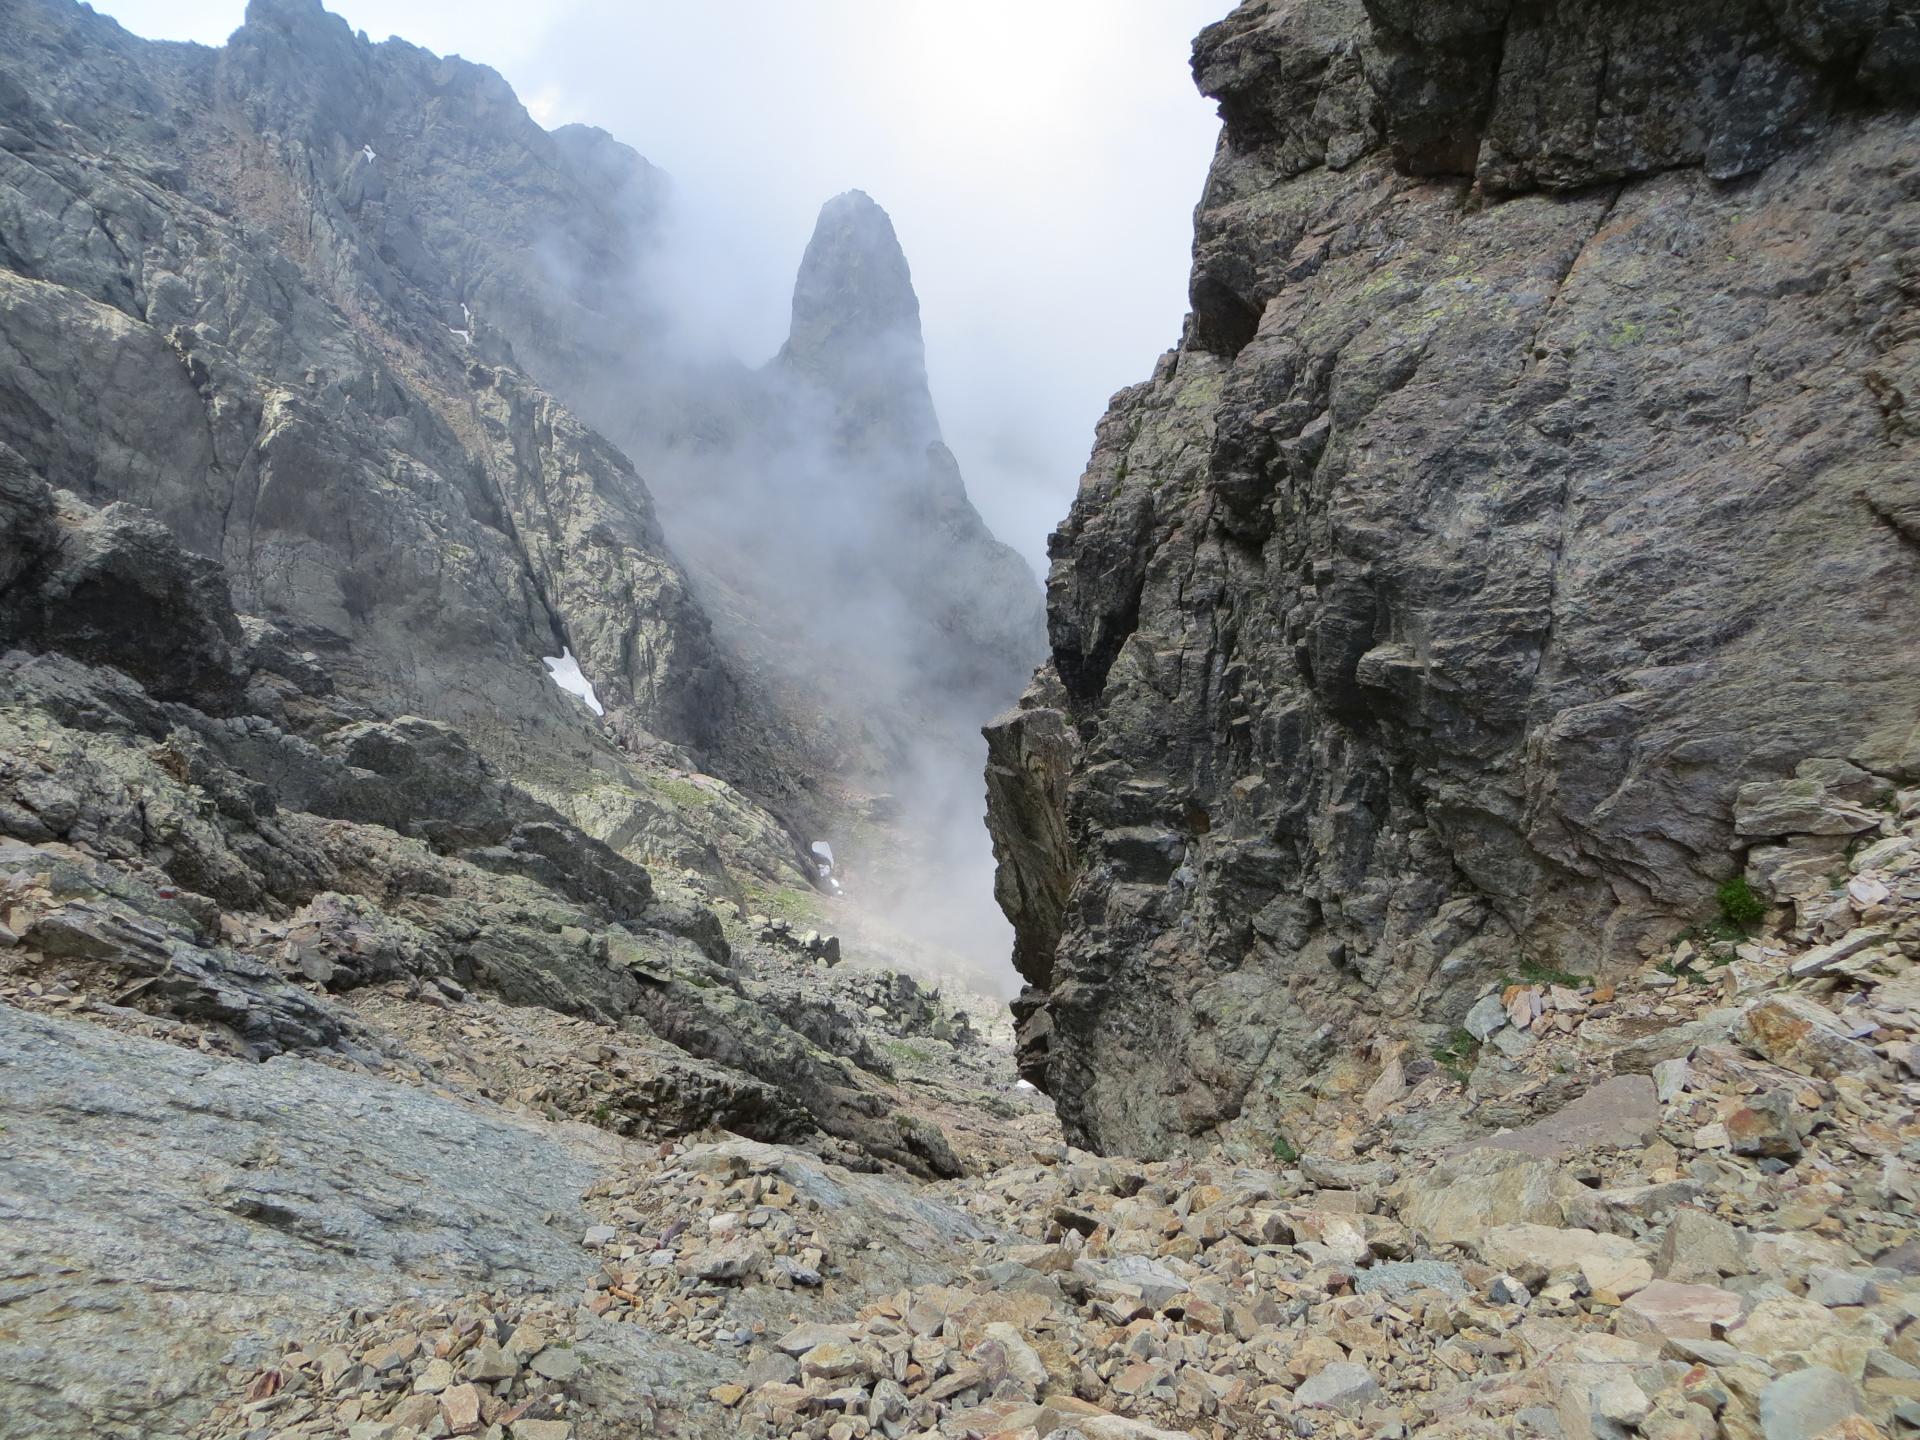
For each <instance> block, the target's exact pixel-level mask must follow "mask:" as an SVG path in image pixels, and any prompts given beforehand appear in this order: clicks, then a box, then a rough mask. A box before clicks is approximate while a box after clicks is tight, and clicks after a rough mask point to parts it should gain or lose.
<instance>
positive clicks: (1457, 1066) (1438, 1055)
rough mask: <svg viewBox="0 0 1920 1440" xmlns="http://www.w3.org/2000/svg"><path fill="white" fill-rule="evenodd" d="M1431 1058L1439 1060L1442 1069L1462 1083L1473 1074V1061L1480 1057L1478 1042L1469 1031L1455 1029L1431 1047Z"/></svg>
mask: <svg viewBox="0 0 1920 1440" xmlns="http://www.w3.org/2000/svg"><path fill="white" fill-rule="evenodd" d="M1433 1058H1434V1059H1435V1060H1437V1061H1439V1062H1440V1068H1441V1069H1442V1070H1444V1071H1446V1072H1447V1073H1448V1074H1449V1075H1451V1076H1453V1078H1454V1079H1456V1080H1458V1081H1459V1082H1460V1083H1461V1084H1462V1085H1464V1084H1466V1083H1467V1080H1468V1079H1469V1078H1470V1077H1471V1076H1472V1074H1473V1066H1474V1062H1475V1061H1477V1060H1478V1059H1479V1058H1480V1042H1479V1041H1478V1040H1476V1039H1474V1038H1473V1035H1472V1032H1470V1031H1467V1030H1455V1031H1454V1032H1453V1033H1452V1034H1451V1035H1449V1036H1448V1037H1447V1038H1446V1040H1445V1041H1444V1042H1442V1043H1441V1044H1439V1045H1436V1046H1434V1047H1433Z"/></svg>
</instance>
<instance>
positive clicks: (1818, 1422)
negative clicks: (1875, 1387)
mask: <svg viewBox="0 0 1920 1440" xmlns="http://www.w3.org/2000/svg"><path fill="white" fill-rule="evenodd" d="M1860 1408H1861V1397H1860V1391H1859V1389H1858V1387H1856V1386H1855V1385H1854V1383H1853V1382H1852V1381H1851V1380H1849V1379H1848V1378H1847V1377H1846V1376H1845V1375H1842V1374H1841V1373H1840V1372H1839V1371H1837V1370H1829V1369H1827V1368H1826V1367H1825V1366H1821V1365H1810V1366H1808V1367H1807V1368H1806V1369H1804V1370H1795V1371H1793V1372H1792V1373H1791V1374H1787V1375H1782V1376H1780V1377H1779V1378H1778V1379H1776V1380H1773V1381H1772V1382H1770V1383H1769V1384H1768V1386H1767V1388H1766V1389H1764V1390H1762V1391H1761V1392H1760V1430H1761V1433H1762V1434H1763V1435H1764V1436H1765V1437H1766V1440H1810V1437H1813V1436H1816V1435H1824V1434H1825V1433H1826V1432H1827V1431H1829V1430H1831V1429H1832V1428H1833V1427H1834V1426H1836V1425H1840V1424H1842V1423H1844V1422H1845V1421H1846V1420H1847V1418H1848V1417H1849V1416H1852V1415H1857V1414H1859V1413H1860Z"/></svg>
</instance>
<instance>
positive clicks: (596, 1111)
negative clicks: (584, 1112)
mask: <svg viewBox="0 0 1920 1440" xmlns="http://www.w3.org/2000/svg"><path fill="white" fill-rule="evenodd" d="M611 1119H613V1111H612V1110H610V1109H608V1108H607V1103H606V1101H604V1100H603V1101H601V1102H600V1103H599V1104H598V1105H596V1106H594V1107H593V1123H594V1124H596V1125H605V1124H606V1123H607V1122H608V1121H609V1120H611Z"/></svg>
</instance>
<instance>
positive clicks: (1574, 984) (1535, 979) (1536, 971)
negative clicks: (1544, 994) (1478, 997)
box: [1500, 960, 1593, 990]
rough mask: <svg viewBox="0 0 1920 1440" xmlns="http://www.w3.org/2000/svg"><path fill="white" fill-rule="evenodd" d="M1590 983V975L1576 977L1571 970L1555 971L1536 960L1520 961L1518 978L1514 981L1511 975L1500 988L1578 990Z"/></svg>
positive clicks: (1591, 980)
mask: <svg viewBox="0 0 1920 1440" xmlns="http://www.w3.org/2000/svg"><path fill="white" fill-rule="evenodd" d="M1592 983H1593V977H1592V976H1591V975H1576V974H1574V973H1573V972H1572V971H1571V970H1556V969H1555V968H1554V967H1553V966H1551V965H1542V964H1541V963H1540V962H1539V961H1538V960H1522V961H1521V962H1520V977H1519V978H1518V979H1515V978H1514V977H1513V976H1511V975H1510V976H1508V977H1507V979H1506V980H1505V981H1504V982H1502V984H1501V987H1500V988H1501V989H1503V990H1504V989H1505V988H1506V987H1507V986H1508V985H1560V986H1564V987H1565V988H1567V989H1569V990H1578V989H1580V988H1581V987H1582V986H1586V985H1591V984H1592Z"/></svg>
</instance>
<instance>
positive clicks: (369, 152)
mask: <svg viewBox="0 0 1920 1440" xmlns="http://www.w3.org/2000/svg"><path fill="white" fill-rule="evenodd" d="M360 154H361V156H362V157H363V158H364V159H365V160H366V162H367V163H368V164H369V165H371V164H372V163H373V162H374V161H375V160H378V159H379V158H380V157H379V156H378V155H375V154H374V153H373V147H372V146H371V145H362V146H361V147H360Z"/></svg>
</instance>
